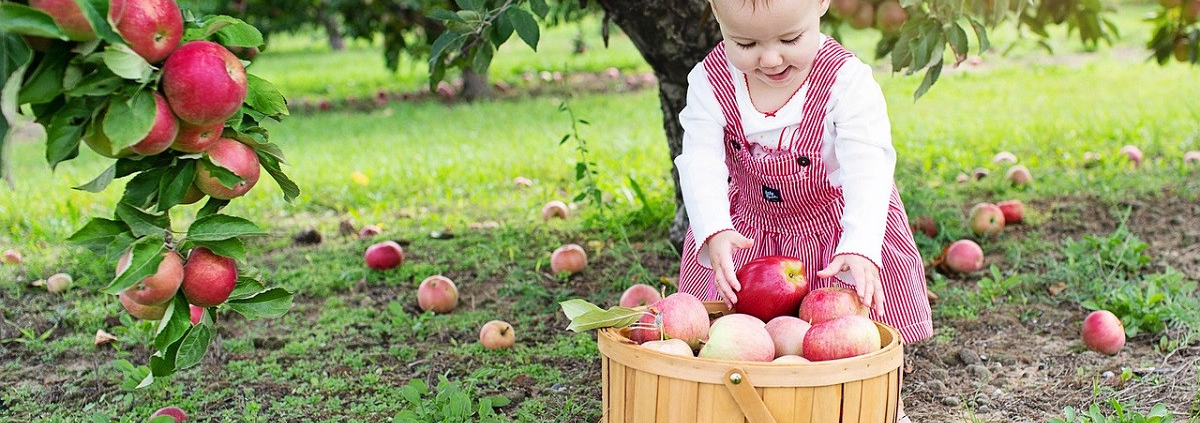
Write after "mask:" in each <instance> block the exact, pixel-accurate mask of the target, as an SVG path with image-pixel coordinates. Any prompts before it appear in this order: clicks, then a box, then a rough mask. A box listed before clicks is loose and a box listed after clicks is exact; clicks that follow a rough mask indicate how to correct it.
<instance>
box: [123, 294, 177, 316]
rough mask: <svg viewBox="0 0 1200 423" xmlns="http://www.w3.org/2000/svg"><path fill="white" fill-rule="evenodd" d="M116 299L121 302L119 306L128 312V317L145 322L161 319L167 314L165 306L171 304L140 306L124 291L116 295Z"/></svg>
mask: <svg viewBox="0 0 1200 423" xmlns="http://www.w3.org/2000/svg"><path fill="white" fill-rule="evenodd" d="M117 299H118V300H120V301H121V306H122V307H125V311H128V312H129V315H130V316H133V317H136V318H139V319H146V320H158V319H161V318H162V317H163V314H166V312H167V306H168V305H170V304H171V303H169V302H165V303H162V304H156V305H145V304H140V303H138V302H137V301H134V300H133V299H131V298H129V295H127V294H126V292H125V291H121V293H120V294H117Z"/></svg>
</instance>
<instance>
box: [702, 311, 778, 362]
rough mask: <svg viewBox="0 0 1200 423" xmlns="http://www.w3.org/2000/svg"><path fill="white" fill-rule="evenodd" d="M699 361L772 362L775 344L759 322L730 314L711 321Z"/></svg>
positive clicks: (745, 316) (765, 326) (752, 318)
mask: <svg viewBox="0 0 1200 423" xmlns="http://www.w3.org/2000/svg"><path fill="white" fill-rule="evenodd" d="M700 357H704V358H715V359H721V360H738V361H771V360H774V359H775V342H774V341H772V340H771V334H770V333H768V332H767V325H766V324H765V323H763V322H762V320H758V318H757V317H754V316H751V315H748V314H730V315H727V316H723V317H721V318H719V319H717V320H714V321H713V323H712V328H711V329H709V332H708V341H707V342H706V343H705V344H704V348H701V349H700Z"/></svg>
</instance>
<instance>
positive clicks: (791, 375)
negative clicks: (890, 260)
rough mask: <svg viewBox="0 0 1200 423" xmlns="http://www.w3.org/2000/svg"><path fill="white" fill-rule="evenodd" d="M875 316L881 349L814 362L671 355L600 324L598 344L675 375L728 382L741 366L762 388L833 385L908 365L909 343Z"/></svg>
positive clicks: (613, 354) (624, 360) (608, 352)
mask: <svg viewBox="0 0 1200 423" xmlns="http://www.w3.org/2000/svg"><path fill="white" fill-rule="evenodd" d="M872 322H874V323H875V326H876V328H878V329H879V333H880V335H881V336H882V337H884V338H885V340H886V342H885V343H884V345H883V347H882V348H881V349H880V350H878V351H874V352H871V353H868V354H864V355H860V356H855V357H848V358H841V359H837V360H828V361H815V362H808V363H775V362H758V361H738V360H721V359H713V358H705V357H684V356H678V355H671V354H666V353H662V352H659V351H655V350H651V349H648V348H642V347H640V346H639V345H638V344H637V343H636V342H633V341H632V340H630V339H629V338H627V337H625V336H624V335H622V334H621V329H620V328H603V329H600V330H599V331H598V334H597V344H598V347H599V350H600V354H601V355H602V356H603V357H604V358H605V359H609V360H613V361H615V362H617V363H618V364H621V365H623V366H626V367H630V368H634V369H637V370H639V371H643V372H646V373H651V374H655V375H659V376H664V377H669V378H674V379H682V380H688V381H692V382H701V383H711V384H722V383H724V375H725V372H726V371H728V370H729V369H732V368H738V369H741V370H742V371H744V372H745V374H746V376H748V377H749V378H750V380H752V381H753V383H754V386H756V387H760V388H761V387H815V386H830V385H840V384H843V383H847V382H854V381H860V380H865V379H870V378H873V377H878V376H882V375H886V374H888V373H890V372H892V371H895V370H897V369H899V368H900V366H901V365H903V363H904V346H903V345H902V344H901V343H900V333H899V332H898V331H897V330H896V329H895V328H893V327H891V326H889V325H887V324H884V323H882V322H878V321H872Z"/></svg>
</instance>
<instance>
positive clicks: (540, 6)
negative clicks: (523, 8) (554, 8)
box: [529, 0, 550, 19]
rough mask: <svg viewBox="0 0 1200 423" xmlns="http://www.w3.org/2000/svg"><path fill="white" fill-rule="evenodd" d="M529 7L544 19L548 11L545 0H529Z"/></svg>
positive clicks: (548, 7)
mask: <svg viewBox="0 0 1200 423" xmlns="http://www.w3.org/2000/svg"><path fill="white" fill-rule="evenodd" d="M529 8H530V9H532V10H533V13H534V14H535V15H537V16H538V17H539V18H542V19H546V14H548V13H550V6H549V5H547V4H546V0H529Z"/></svg>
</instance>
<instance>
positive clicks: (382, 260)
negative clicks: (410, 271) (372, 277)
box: [363, 241, 404, 270]
mask: <svg viewBox="0 0 1200 423" xmlns="http://www.w3.org/2000/svg"><path fill="white" fill-rule="evenodd" d="M363 258H364V259H365V260H366V261H367V267H370V268H372V269H375V270H388V269H391V268H393V267H396V266H399V265H400V264H401V263H404V249H403V248H400V244H397V243H396V242H395V241H384V242H380V243H378V244H375V245H372V246H370V247H367V253H366V254H364V257H363Z"/></svg>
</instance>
